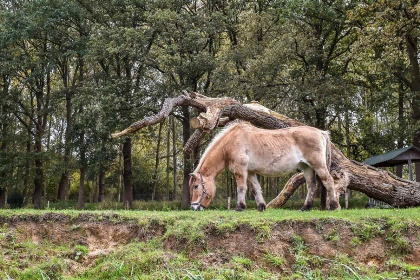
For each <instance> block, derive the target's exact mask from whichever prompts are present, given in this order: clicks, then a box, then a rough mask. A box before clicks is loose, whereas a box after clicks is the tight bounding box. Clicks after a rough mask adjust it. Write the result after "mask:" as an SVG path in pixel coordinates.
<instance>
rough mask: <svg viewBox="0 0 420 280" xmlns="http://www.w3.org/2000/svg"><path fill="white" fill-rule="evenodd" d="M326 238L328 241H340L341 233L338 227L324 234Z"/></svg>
mask: <svg viewBox="0 0 420 280" xmlns="http://www.w3.org/2000/svg"><path fill="white" fill-rule="evenodd" d="M324 238H325V239H326V240H328V241H331V242H334V243H338V241H340V235H339V234H338V231H337V229H336V228H334V229H332V230H331V231H330V232H329V233H328V234H326V235H324Z"/></svg>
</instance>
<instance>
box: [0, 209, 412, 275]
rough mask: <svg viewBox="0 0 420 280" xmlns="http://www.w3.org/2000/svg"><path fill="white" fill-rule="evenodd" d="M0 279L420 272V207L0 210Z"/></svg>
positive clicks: (397, 273) (393, 273)
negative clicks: (197, 210) (263, 209)
mask: <svg viewBox="0 0 420 280" xmlns="http://www.w3.org/2000/svg"><path fill="white" fill-rule="evenodd" d="M0 222H1V228H0V246H1V250H0V271H1V272H0V279H419V277H420V266H419V260H418V259H417V258H418V257H419V256H420V234H419V229H420V208H411V209H368V210H365V209H354V210H342V211H335V212H329V211H311V212H300V211H296V210H268V211H265V212H263V213H260V212H257V211H255V210H246V211H243V212H234V211H226V210H206V211H202V212H193V211H124V210H117V211H111V210H106V211H77V210H39V211H35V210H31V209H22V210H2V211H0Z"/></svg>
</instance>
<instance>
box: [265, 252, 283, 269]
mask: <svg viewBox="0 0 420 280" xmlns="http://www.w3.org/2000/svg"><path fill="white" fill-rule="evenodd" d="M264 258H265V260H266V261H267V262H268V263H269V264H271V265H272V266H275V267H278V268H282V267H283V265H284V264H285V262H286V259H285V258H284V256H282V255H279V254H272V253H270V252H266V253H265V254H264Z"/></svg>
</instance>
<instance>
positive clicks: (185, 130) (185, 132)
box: [181, 106, 192, 209]
mask: <svg viewBox="0 0 420 280" xmlns="http://www.w3.org/2000/svg"><path fill="white" fill-rule="evenodd" d="M182 116H183V119H182V139H183V142H184V145H186V143H187V142H188V140H189V138H190V135H191V134H190V112H189V111H188V107H187V106H182ZM191 172H192V167H191V155H190V154H189V153H187V152H185V151H184V176H183V178H184V179H183V183H182V197H181V208H182V209H187V208H188V207H190V204H191V201H190V200H191V198H190V188H189V182H190V175H189V174H190V173H191Z"/></svg>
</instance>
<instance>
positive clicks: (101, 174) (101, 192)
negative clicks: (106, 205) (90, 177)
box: [98, 167, 105, 202]
mask: <svg viewBox="0 0 420 280" xmlns="http://www.w3.org/2000/svg"><path fill="white" fill-rule="evenodd" d="M104 177H105V170H104V169H103V167H100V170H99V175H98V202H102V201H104V192H105V186H104Z"/></svg>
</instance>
